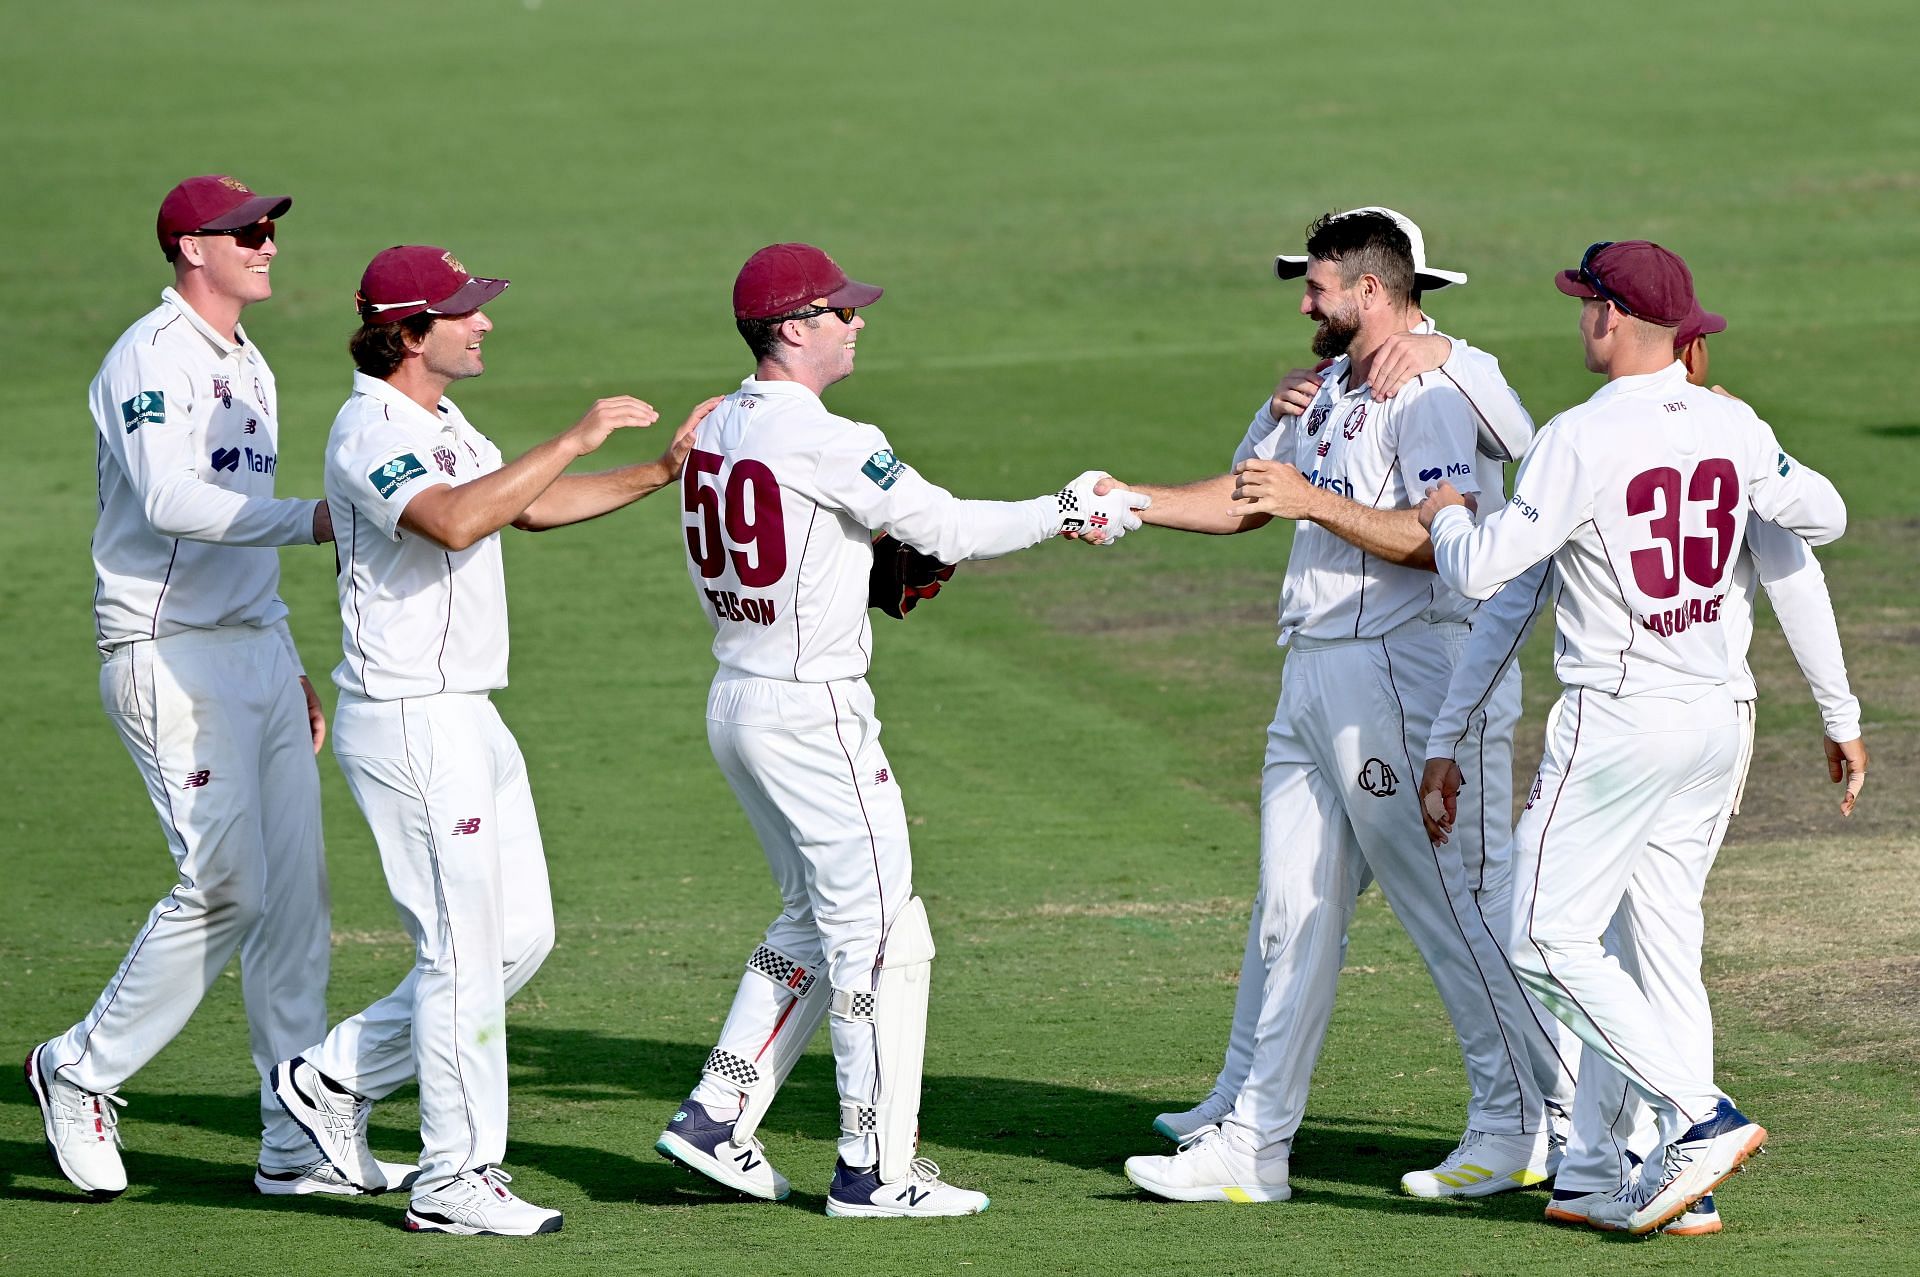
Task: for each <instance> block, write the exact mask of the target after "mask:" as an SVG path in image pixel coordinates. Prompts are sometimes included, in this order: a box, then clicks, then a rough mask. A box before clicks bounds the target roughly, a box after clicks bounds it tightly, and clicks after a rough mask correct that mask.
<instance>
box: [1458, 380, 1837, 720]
mask: <svg viewBox="0 0 1920 1277" xmlns="http://www.w3.org/2000/svg"><path fill="white" fill-rule="evenodd" d="M1756 512H1757V513H1758V515H1759V516H1760V517H1761V518H1764V519H1768V520H1770V521H1772V522H1774V523H1777V524H1779V525H1780V526H1782V527H1784V528H1787V529H1789V530H1791V531H1793V532H1796V533H1798V534H1800V535H1801V536H1803V537H1805V538H1806V539H1807V540H1808V541H1810V542H1812V543H1813V544H1815V545H1823V544H1825V543H1826V542H1828V541H1832V540H1834V539H1836V538H1837V537H1839V535H1840V534H1841V533H1842V532H1843V531H1845V530H1846V521H1847V510H1846V504H1845V503H1844V502H1843V501H1842V500H1841V498H1840V494H1839V493H1838V492H1837V491H1835V489H1834V486H1833V484H1832V483H1830V482H1829V481H1828V480H1827V479H1826V478H1825V477H1824V476H1823V475H1820V474H1818V473H1816V472H1815V471H1812V470H1808V469H1806V468H1805V467H1804V466H1801V465H1800V464H1799V463H1798V462H1796V461H1794V460H1793V458H1791V457H1789V456H1788V455H1787V454H1786V453H1785V452H1784V451H1782V450H1781V448H1780V444H1779V441H1778V440H1776V439H1775V438H1774V434H1773V429H1772V428H1771V427H1770V426H1768V425H1767V423H1766V422H1764V421H1762V420H1761V419H1760V418H1759V417H1757V416H1755V415H1754V413H1753V410H1752V409H1750V408H1748V407H1747V405H1745V404H1744V403H1741V402H1740V401H1739V400H1737V399H1732V398H1729V397H1727V396H1725V395H1717V394H1714V393H1713V392H1712V391H1710V390H1705V389H1702V388H1701V387H1698V386H1694V385H1691V384H1689V383H1688V381H1687V378H1686V369H1685V368H1684V367H1683V366H1682V365H1681V364H1679V363H1674V364H1671V365H1669V366H1668V367H1666V368H1664V369H1662V370H1661V371H1659V372H1656V373H1648V374H1645V375H1641V376H1633V377H1619V378H1616V379H1614V380H1613V381H1610V382H1608V383H1607V384H1606V385H1605V386H1603V387H1601V388H1600V389H1599V390H1598V391H1597V392H1595V394H1594V396H1593V397H1592V398H1591V399H1589V400H1588V401H1587V402H1586V403H1584V404H1581V405H1579V406H1577V407H1574V408H1570V409H1568V410H1567V411H1566V412H1563V413H1561V414H1560V415H1559V416H1558V417H1555V418H1554V419H1553V420H1552V421H1550V422H1548V423H1547V425H1546V427H1545V428H1544V429H1542V430H1541V431H1540V433H1539V434H1538V435H1536V436H1535V437H1534V440H1533V444H1532V446H1531V447H1529V448H1528V449H1527V454H1526V456H1525V458H1524V459H1523V460H1522V461H1521V464H1520V473H1519V474H1518V476H1517V477H1516V478H1515V479H1514V484H1513V498H1512V500H1511V501H1509V502H1508V503H1507V505H1506V506H1505V507H1504V508H1502V509H1500V510H1499V511H1496V512H1495V513H1493V514H1492V515H1491V516H1489V517H1488V518H1487V519H1485V520H1484V521H1483V522H1482V523H1481V524H1480V526H1479V527H1478V528H1476V527H1474V525H1473V521H1472V519H1471V518H1470V517H1468V515H1467V512H1466V511H1465V510H1464V509H1460V508H1457V507H1456V508H1448V509H1445V510H1442V511H1441V512H1440V514H1439V516H1438V517H1437V518H1435V519H1434V521H1433V547H1434V558H1435V560H1436V563H1437V565H1438V568H1439V572H1440V575H1441V577H1442V578H1444V579H1445V580H1446V582H1447V583H1448V584H1449V585H1451V586H1453V587H1454V588H1455V589H1456V590H1459V591H1460V592H1461V593H1462V594H1465V595H1467V596H1468V597H1470V598H1476V599H1484V598H1488V597H1490V596H1491V595H1492V594H1493V593H1494V591H1495V590H1497V589H1499V588H1500V586H1501V585H1503V584H1504V583H1506V582H1507V581H1509V580H1511V579H1513V578H1514V577H1516V576H1519V575H1520V574H1521V573H1522V572H1524V571H1526V570H1527V569H1528V568H1529V567H1531V566H1533V565H1534V564H1535V563H1537V562H1539V561H1540V560H1541V559H1544V558H1546V557H1548V556H1549V555H1551V556H1552V557H1553V560H1554V566H1555V568H1556V570H1557V571H1558V573H1559V577H1560V597H1559V601H1558V607H1557V611H1558V627H1559V642H1558V644H1557V646H1556V652H1555V657H1554V668H1555V671H1556V672H1557V673H1558V674H1559V676H1560V681H1561V682H1562V683H1565V684H1567V685H1568V686H1579V687H1590V688H1593V689H1595V690H1597V691H1602V692H1606V693H1607V694H1609V695H1613V696H1631V695H1635V694H1643V693H1650V694H1655V695H1664V696H1668V697H1674V698H1678V699H1681V700H1691V699H1693V697H1694V695H1696V694H1697V693H1698V692H1699V691H1700V690H1704V689H1705V688H1707V687H1710V686H1713V685H1715V684H1720V683H1725V682H1727V681H1728V679H1729V677H1730V673H1731V671H1730V666H1729V660H1728V648H1727V636H1726V633H1725V627H1724V626H1723V625H1722V623H1721V607H1722V604H1723V602H1724V601H1725V599H1726V596H1727V592H1728V590H1729V589H1730V588H1732V576H1733V567H1734V562H1735V560H1736V559H1737V558H1738V557H1739V554H1740V547H1741V544H1742V541H1743V538H1744V537H1745V535H1746V525H1747V518H1748V516H1749V514H1750V513H1756Z"/></svg>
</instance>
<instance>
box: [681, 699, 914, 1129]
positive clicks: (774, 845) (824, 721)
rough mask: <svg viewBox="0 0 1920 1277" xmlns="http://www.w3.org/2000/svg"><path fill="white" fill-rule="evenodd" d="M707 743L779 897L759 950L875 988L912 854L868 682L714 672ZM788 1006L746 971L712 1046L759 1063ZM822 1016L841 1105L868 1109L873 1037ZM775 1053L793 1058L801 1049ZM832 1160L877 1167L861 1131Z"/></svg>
mask: <svg viewBox="0 0 1920 1277" xmlns="http://www.w3.org/2000/svg"><path fill="white" fill-rule="evenodd" d="M707 741H708V743H709V744H710V745H711V746H712V748H713V757H714V761H716V762H717V763H719V764H720V771H721V773H722V774H723V775H724V776H725V777H726V778H727V784H728V785H730V786H731V787H732V788H733V792H734V795H735V797H737V798H738V799H739V800H740V806H741V809H742V810H743V811H745V812H746V815H747V821H748V823H749V824H751V825H752V826H753V831H754V833H755V834H757V835H758V836H759V838H760V846H761V849H762V850H763V851H764V852H765V853H766V857H767V867H768V868H769V869H771V870H772V871H773V880H774V883H775V884H776V885H777V886H778V887H779V888H780V901H781V910H780V915H779V916H778V917H776V918H775V919H774V920H773V922H772V923H771V924H769V925H768V927H767V933H766V943H767V944H769V945H771V946H772V947H774V948H776V949H778V950H780V951H781V952H783V953H786V954H788V955H789V956H791V957H793V958H794V959H796V960H797V961H799V962H800V963H801V964H802V965H803V966H806V967H808V968H812V969H820V970H825V971H826V973H827V978H828V980H829V981H830V982H831V984H832V985H833V987H834V988H836V989H850V990H870V989H874V988H877V987H878V985H879V958H880V950H881V942H882V939H883V938H884V937H885V935H886V934H887V929H888V927H890V926H891V925H892V923H893V920H894V918H895V916H896V915H897V914H898V912H899V910H900V909H901V908H903V907H904V906H905V905H906V903H907V901H908V900H910V899H911V898H912V897H913V858H912V855H911V854H910V852H909V850H908V846H907V813H906V807H905V805H904V804H903V802H902V801H901V797H900V785H899V782H898V781H896V780H895V779H894V777H893V767H892V765H891V764H890V763H889V762H888V761H887V756H886V753H885V752H884V751H883V750H882V749H881V748H880V720H879V719H878V718H877V717H875V715H874V710H873V691H872V689H870V688H869V687H868V686H867V681H866V680H865V679H864V678H856V679H842V680H838V681H835V682H831V683H790V682H785V681H783V680H780V679H767V678H751V677H747V676H745V675H741V674H738V673H736V672H734V671H731V670H725V669H723V670H721V671H720V673H719V674H718V675H716V676H715V678H714V682H713V686H712V689H711V690H710V692H709V693H708V697H707ZM824 992H825V990H821V991H820V992H818V993H816V994H814V996H816V997H818V996H821V994H822V993H824ZM792 1003H793V997H792V995H791V994H790V993H788V992H787V991H785V990H783V989H782V988H781V987H780V986H778V985H776V984H774V983H773V982H772V981H770V980H766V979H763V978H762V977H760V976H758V975H755V974H753V973H752V972H748V973H747V974H746V975H745V976H744V977H743V978H742V979H741V981H740V989H739V992H738V993H736V994H735V996H734V1001H733V1007H732V1009H731V1010H730V1011H729V1012H728V1013H727V1022H726V1024H725V1025H724V1026H723V1027H722V1029H721V1031H720V1040H719V1042H718V1046H719V1047H721V1048H722V1049H724V1050H727V1051H730V1052H732V1053H734V1054H736V1055H739V1056H741V1057H743V1058H745V1059H748V1060H759V1059H761V1058H763V1056H765V1055H767V1053H769V1052H770V1051H772V1050H774V1049H775V1046H776V1040H777V1035H778V1034H779V1033H781V1032H791V1031H792V1030H791V1029H790V1028H789V1026H790V1025H791V1024H792V1023H793V1022H794V1021H793V1018H792V1017H790V1016H789V1015H788V1014H787V1013H788V1012H789V1011H790V1010H791V1008H792ZM831 1019H832V1029H831V1033H832V1036H833V1060H834V1073H835V1078H836V1080H837V1082H838V1084H839V1088H840V1098H841V1099H842V1101H845V1102H850V1103H859V1104H874V1103H876V1102H878V1101H879V1100H880V1099H881V1096H880V1093H879V1087H880V1079H879V1077H878V1076H877V1072H876V1069H875V1060H876V1058H877V1044H876V1043H875V1040H874V1031H873V1027H872V1026H871V1025H870V1024H869V1023H867V1022H864V1021H856V1020H846V1019H842V1018H841V1017H839V1016H833V1017H831ZM779 1046H780V1047H781V1049H783V1050H795V1051H797V1050H798V1048H799V1046H800V1044H797V1043H780V1044H779ZM694 1098H695V1099H698V1100H699V1101H700V1102H701V1103H702V1104H705V1105H707V1106H709V1107H710V1108H717V1109H718V1110H719V1111H720V1112H721V1113H723V1114H724V1113H729V1112H737V1111H738V1105H739V1093H738V1092H737V1091H730V1090H728V1089H726V1088H725V1087H723V1086H722V1085H721V1084H720V1083H718V1082H717V1081H716V1080H715V1079H714V1078H712V1077H711V1076H706V1077H703V1078H702V1079H701V1082H700V1085H699V1087H698V1088H696V1090H695V1091H694ZM839 1151H840V1157H841V1159H842V1160H843V1161H845V1162H846V1163H847V1164H848V1165H849V1166H859V1167H865V1166H872V1165H874V1164H875V1163H876V1162H878V1161H879V1149H878V1147H877V1145H876V1143H875V1141H874V1139H873V1137H872V1136H871V1135H850V1134H846V1133H843V1134H842V1135H841V1137H840V1145H839Z"/></svg>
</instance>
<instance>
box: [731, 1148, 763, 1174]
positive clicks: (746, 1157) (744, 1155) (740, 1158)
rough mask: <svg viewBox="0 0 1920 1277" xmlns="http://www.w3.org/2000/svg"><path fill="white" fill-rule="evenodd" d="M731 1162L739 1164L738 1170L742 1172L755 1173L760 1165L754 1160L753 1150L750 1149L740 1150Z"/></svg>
mask: <svg viewBox="0 0 1920 1277" xmlns="http://www.w3.org/2000/svg"><path fill="white" fill-rule="evenodd" d="M733 1160H734V1161H736V1162H738V1163H740V1169H741V1170H743V1171H756V1170H759V1169H760V1165H761V1163H760V1162H757V1161H755V1160H754V1157H753V1149H752V1148H751V1147H748V1148H743V1149H741V1150H740V1152H739V1154H738V1155H737V1156H736V1157H735V1158H734V1159H733Z"/></svg>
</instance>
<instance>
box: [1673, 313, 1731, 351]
mask: <svg viewBox="0 0 1920 1277" xmlns="http://www.w3.org/2000/svg"><path fill="white" fill-rule="evenodd" d="M1725 331H1727V317H1726V316H1725V315H1716V314H1714V313H1713V312H1712V311H1710V310H1702V309H1700V306H1699V303H1697V302H1696V303H1695V304H1694V308H1693V313H1692V314H1691V315H1688V316H1687V317H1686V319H1685V320H1683V321H1682V322H1681V324H1680V329H1679V331H1678V332H1676V333H1674V335H1673V349H1674V351H1675V352H1676V353H1678V352H1679V351H1682V350H1685V349H1686V348H1687V347H1688V346H1690V345H1692V344H1693V342H1694V340H1695V339H1696V338H1700V337H1711V336H1712V335H1713V334H1714V333H1723V332H1725Z"/></svg>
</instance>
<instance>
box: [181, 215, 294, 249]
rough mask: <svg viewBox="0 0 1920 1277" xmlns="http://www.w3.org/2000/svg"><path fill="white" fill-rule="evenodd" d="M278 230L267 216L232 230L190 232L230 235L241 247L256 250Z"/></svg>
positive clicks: (201, 234)
mask: <svg viewBox="0 0 1920 1277" xmlns="http://www.w3.org/2000/svg"><path fill="white" fill-rule="evenodd" d="M278 230H279V227H278V225H277V224H276V223H275V222H274V220H273V219H272V218H271V217H269V218H266V219H264V220H262V221H258V222H249V223H247V225H245V226H236V227H234V228H233V229H232V230H225V231H194V232H192V233H193V234H194V235H198V236H206V235H228V236H231V237H232V238H233V242H234V243H235V244H237V245H239V246H240V247H241V248H247V249H254V250H258V249H260V248H262V247H264V246H265V245H266V242H267V241H268V240H270V239H272V238H273V237H274V235H275V232H277V231H278Z"/></svg>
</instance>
